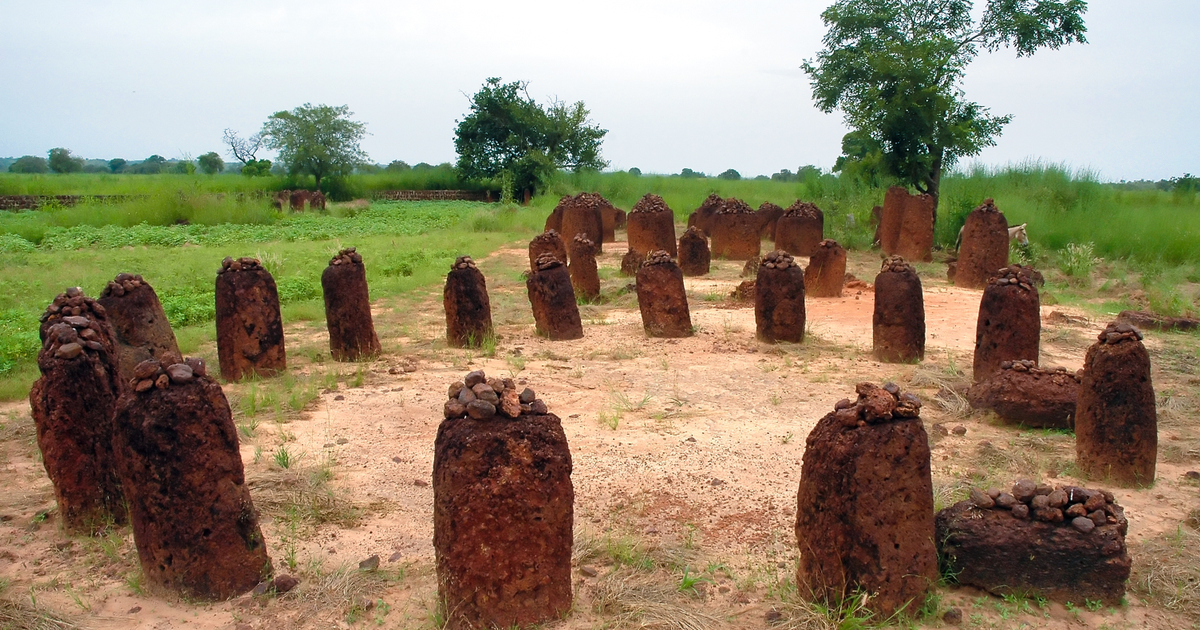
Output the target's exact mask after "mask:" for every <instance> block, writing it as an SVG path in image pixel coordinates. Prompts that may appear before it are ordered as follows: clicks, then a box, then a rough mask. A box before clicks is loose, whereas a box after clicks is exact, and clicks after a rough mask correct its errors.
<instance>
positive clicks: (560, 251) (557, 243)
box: [529, 230, 567, 271]
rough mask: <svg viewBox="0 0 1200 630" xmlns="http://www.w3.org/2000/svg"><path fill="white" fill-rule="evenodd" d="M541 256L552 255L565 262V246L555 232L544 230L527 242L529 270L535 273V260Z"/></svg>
mask: <svg viewBox="0 0 1200 630" xmlns="http://www.w3.org/2000/svg"><path fill="white" fill-rule="evenodd" d="M542 254H552V255H553V256H554V257H555V258H557V259H559V260H561V261H563V262H567V246H566V244H565V243H563V240H562V237H561V236H559V234H558V232H557V231H556V230H546V231H545V232H542V233H541V234H538V235H537V236H535V237H533V240H531V241H529V270H530V271H537V259H538V257H540V256H541V255H542Z"/></svg>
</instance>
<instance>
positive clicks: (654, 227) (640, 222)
mask: <svg viewBox="0 0 1200 630" xmlns="http://www.w3.org/2000/svg"><path fill="white" fill-rule="evenodd" d="M625 230H626V233H627V235H628V241H629V249H631V250H634V251H639V252H647V253H648V252H653V251H655V250H659V249H661V250H663V251H665V252H667V253H668V254H670V255H671V256H677V255H679V250H678V249H677V248H676V245H675V213H674V212H672V211H671V209H670V208H668V207H667V204H666V202H664V201H663V200H662V197H659V196H658V195H655V194H652V193H647V194H646V195H645V196H644V197H642V198H641V199H639V200H638V202H637V203H635V204H633V208H632V209H631V210H630V211H629V218H628V225H627V226H626V228H625Z"/></svg>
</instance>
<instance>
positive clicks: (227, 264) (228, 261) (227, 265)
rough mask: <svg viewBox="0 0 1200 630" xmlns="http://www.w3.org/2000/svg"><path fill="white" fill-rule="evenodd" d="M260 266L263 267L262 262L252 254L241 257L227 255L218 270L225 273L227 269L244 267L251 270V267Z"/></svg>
mask: <svg viewBox="0 0 1200 630" xmlns="http://www.w3.org/2000/svg"><path fill="white" fill-rule="evenodd" d="M260 268H262V263H260V262H258V259H257V258H253V257H251V256H243V257H241V258H234V257H232V256H226V257H225V260H222V261H221V268H220V269H218V270H217V273H225V272H226V271H241V270H243V269H245V270H246V271H250V270H251V269H260Z"/></svg>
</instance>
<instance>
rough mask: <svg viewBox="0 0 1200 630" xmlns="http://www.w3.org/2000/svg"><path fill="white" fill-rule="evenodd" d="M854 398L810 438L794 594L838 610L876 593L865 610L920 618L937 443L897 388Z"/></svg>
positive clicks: (866, 388)
mask: <svg viewBox="0 0 1200 630" xmlns="http://www.w3.org/2000/svg"><path fill="white" fill-rule="evenodd" d="M759 277H760V278H761V275H760V276H759ZM856 390H857V392H858V401H857V402H850V401H849V400H842V401H841V402H839V403H838V404H837V405H836V407H835V410H834V411H833V412H832V413H830V414H828V415H826V416H825V417H824V418H821V420H820V421H819V422H818V423H817V426H816V427H815V428H813V430H812V433H809V434H808V439H807V441H806V446H805V449H804V463H803V467H802V469H801V473H800V491H799V493H798V494H797V499H796V503H797V505H796V540H797V542H798V543H799V545H800V563H799V567H798V569H797V571H796V585H797V587H798V589H799V591H800V594H801V596H803V597H810V598H812V599H813V600H816V601H822V602H826V603H830V604H836V603H837V602H840V601H843V599H844V598H846V597H847V596H849V595H851V594H852V593H854V592H855V591H858V590H861V591H865V592H867V593H871V597H870V598H869V599H867V600H866V605H867V607H868V608H869V609H870V610H872V611H874V612H875V613H876V614H878V615H879V617H878V618H880V619H886V618H888V617H890V616H891V615H892V614H893V613H894V612H896V611H897V610H900V609H901V608H904V609H905V610H908V611H916V610H917V609H919V608H920V607H921V605H922V604H923V603H924V598H925V594H926V593H927V592H928V591H929V589H930V588H931V587H932V586H933V584H934V583H935V582H936V581H937V579H938V569H937V552H936V550H935V547H934V541H933V532H934V517H933V479H932V476H931V474H930V465H929V436H928V435H927V434H926V433H925V427H924V425H923V424H922V423H921V419H920V417H919V415H920V411H921V403H920V401H919V400H918V399H917V397H916V396H913V395H912V394H908V393H905V394H901V393H900V388H899V387H897V386H896V385H895V384H892V383H888V384H887V385H884V386H883V387H879V386H877V385H873V384H871V383H859V385H858V387H857V388H856ZM906 606H907V607H906Z"/></svg>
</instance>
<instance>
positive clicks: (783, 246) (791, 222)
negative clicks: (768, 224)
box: [775, 200, 825, 256]
mask: <svg viewBox="0 0 1200 630" xmlns="http://www.w3.org/2000/svg"><path fill="white" fill-rule="evenodd" d="M824 238H825V213H824V212H821V209H820V208H818V207H817V206H816V204H813V203H808V202H806V201H799V200H797V201H796V203H793V204H792V205H790V206H788V209H787V210H786V211H784V213H783V216H781V217H779V222H778V223H776V225H775V249H777V250H780V251H785V252H788V253H789V254H792V255H793V256H812V255H813V252H815V251H817V246H818V245H820V244H821V240H822V239H824Z"/></svg>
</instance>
